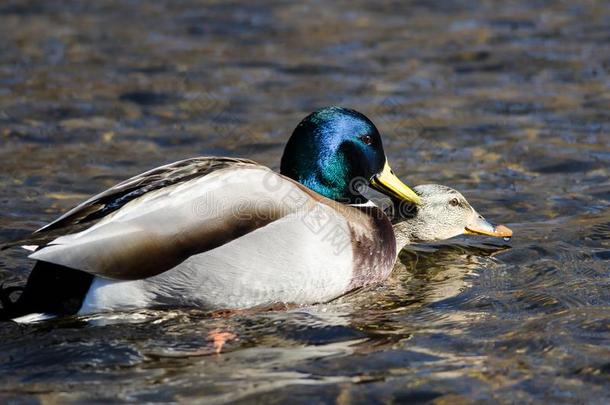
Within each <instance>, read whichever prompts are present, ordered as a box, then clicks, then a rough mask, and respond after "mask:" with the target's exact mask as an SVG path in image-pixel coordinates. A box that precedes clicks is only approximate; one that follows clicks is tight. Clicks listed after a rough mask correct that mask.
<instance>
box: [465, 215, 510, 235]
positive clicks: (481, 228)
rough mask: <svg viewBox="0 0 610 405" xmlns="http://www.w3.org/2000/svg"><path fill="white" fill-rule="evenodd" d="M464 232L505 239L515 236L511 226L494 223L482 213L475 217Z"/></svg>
mask: <svg viewBox="0 0 610 405" xmlns="http://www.w3.org/2000/svg"><path fill="white" fill-rule="evenodd" d="M464 233H465V234H466V235H484V236H493V237H495V238H504V239H510V238H511V237H512V236H513V231H512V230H511V229H510V228H509V227H507V226H504V225H493V224H491V223H489V222H488V221H487V220H486V219H485V218H483V217H482V216H480V215H477V216H475V219H474V220H473V221H471V223H469V224H468V225H467V226H466V229H465V232H464Z"/></svg>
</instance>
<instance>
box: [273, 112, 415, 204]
mask: <svg viewBox="0 0 610 405" xmlns="http://www.w3.org/2000/svg"><path fill="white" fill-rule="evenodd" d="M281 173H282V174H283V175H285V176H288V177H290V178H292V179H294V180H296V181H298V182H299V183H301V184H303V185H305V186H307V187H309V188H310V189H312V190H314V191H316V192H317V193H319V194H322V195H323V196H325V197H328V198H332V199H334V200H337V201H341V202H344V203H352V204H353V203H362V202H365V201H366V199H365V198H364V197H363V196H362V195H361V194H360V187H361V186H362V185H370V186H372V187H373V188H375V189H377V190H378V191H380V192H382V193H384V194H386V195H390V196H393V197H396V198H399V199H402V200H408V201H411V202H415V203H419V197H418V196H417V194H415V193H414V192H413V191H412V190H411V189H410V188H409V187H407V186H406V185H405V184H403V183H402V182H401V181H400V180H399V179H398V178H397V177H396V176H395V175H394V173H393V172H392V170H391V169H390V167H389V165H388V163H387V159H386V156H385V153H384V151H383V145H382V143H381V136H380V135H379V131H378V130H377V128H375V125H374V124H373V123H372V122H371V120H369V119H368V118H367V117H365V116H364V115H363V114H361V113H359V112H357V111H354V110H350V109H347V108H340V107H326V108H322V109H320V110H317V111H315V112H313V113H312V114H310V115H308V116H307V117H305V118H304V119H303V121H301V122H300V123H299V125H298V126H297V127H296V129H295V130H294V132H293V133H292V136H291V137H290V139H289V140H288V144H287V145H286V148H285V149H284V155H283V156H282V163H281Z"/></svg>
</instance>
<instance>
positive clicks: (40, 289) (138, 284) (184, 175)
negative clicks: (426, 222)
mask: <svg viewBox="0 0 610 405" xmlns="http://www.w3.org/2000/svg"><path fill="white" fill-rule="evenodd" d="M280 172H281V173H276V172H274V171H272V170H271V169H269V168H267V167H265V166H261V165H259V164H257V163H255V162H253V161H250V160H246V159H236V158H222V157H199V158H193V159H187V160H183V161H179V162H175V163H172V164H169V165H166V166H162V167H159V168H156V169H153V170H150V171H148V172H146V173H143V174H140V175H138V176H135V177H133V178H130V179H128V180H126V181H124V182H122V183H119V184H117V185H116V186H114V187H112V188H110V189H108V190H106V191H104V192H102V193H100V194H98V195H96V196H94V197H92V198H90V199H89V200H87V201H85V202H83V203H82V204H80V205H78V206H77V207H75V208H74V209H72V210H70V211H68V212H67V213H66V214H64V215H63V216H61V217H60V218H58V219H57V220H55V221H53V222H51V223H50V224H48V225H46V226H44V227H42V228H41V229H39V230H38V231H36V232H34V234H32V235H31V237H29V238H25V239H23V240H21V241H19V242H18V244H20V245H28V247H29V248H30V249H32V250H34V252H33V253H32V254H31V255H30V256H29V257H30V258H31V259H34V260H36V261H37V263H36V265H35V267H34V269H33V271H32V272H31V274H30V277H29V279H28V282H27V284H26V287H25V289H24V291H23V293H22V295H21V297H20V298H19V300H18V301H17V302H16V303H15V304H10V302H9V301H8V300H7V299H6V297H4V300H3V301H4V302H5V309H4V314H3V317H4V318H12V317H16V316H20V315H23V314H26V313H30V312H38V313H47V314H53V315H65V314H74V313H80V314H84V313H94V312H101V311H108V310H122V309H130V308H144V307H153V306H164V305H172V306H197V307H203V308H247V307H253V306H260V305H268V304H274V303H280V302H281V303H294V304H312V303H317V302H326V301H329V300H332V299H333V298H336V297H338V296H340V295H342V294H345V293H346V292H349V291H351V290H354V289H356V288H359V287H362V286H365V285H369V284H372V283H377V282H380V281H383V280H384V279H385V278H387V276H388V275H389V273H390V272H391V270H392V266H393V264H394V261H395V260H396V255H397V251H396V241H395V237H394V232H393V230H392V226H391V223H390V221H389V219H388V218H387V217H386V215H384V213H383V212H382V211H381V210H380V209H379V208H378V207H376V206H375V205H374V204H372V203H371V202H370V201H369V200H368V199H366V198H365V197H364V196H363V195H362V194H361V191H360V189H361V186H362V185H370V186H371V187H372V188H374V189H376V190H378V191H380V192H382V193H384V194H386V195H388V196H391V197H393V198H397V199H399V200H406V201H410V202H412V203H414V204H418V203H420V197H419V196H418V195H417V194H415V193H414V192H413V191H412V190H411V189H410V188H409V187H407V186H406V185H405V184H403V183H402V182H401V181H400V180H399V179H398V178H397V177H396V176H395V175H394V174H393V172H392V170H391V168H390V166H389V165H388V162H387V158H386V156H385V153H384V150H383V146H382V141H381V137H380V135H379V132H378V130H377V128H375V125H374V124H373V123H372V122H371V121H370V120H369V119H368V118H367V117H365V116H364V115H363V114H361V113H359V112H357V111H354V110H350V109H345V108H339V107H329V108H323V109H320V110H318V111H316V112H314V113H312V114H310V115H309V116H307V117H306V118H304V119H303V120H302V121H301V122H300V123H299V125H298V126H297V127H296V129H295V130H294V132H293V134H292V136H291V137H290V139H289V140H288V143H287V145H286V147H285V150H284V154H283V156H282V159H281V170H280ZM13 245H14V244H13Z"/></svg>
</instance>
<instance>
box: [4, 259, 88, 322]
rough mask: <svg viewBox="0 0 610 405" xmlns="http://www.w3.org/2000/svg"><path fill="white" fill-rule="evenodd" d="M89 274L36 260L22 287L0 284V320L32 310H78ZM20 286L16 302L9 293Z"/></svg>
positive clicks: (58, 312) (54, 312)
mask: <svg viewBox="0 0 610 405" xmlns="http://www.w3.org/2000/svg"><path fill="white" fill-rule="evenodd" d="M92 281H93V276H92V275H91V274H89V273H85V272H83V271H80V270H74V269H71V268H68V267H64V266H60V265H57V264H53V263H47V262H41V261H38V262H36V264H35V265H34V268H33V269H32V272H31V273H30V276H29V277H28V281H27V283H26V285H25V287H15V286H10V287H4V286H0V288H1V290H0V302H1V303H2V309H0V321H6V320H10V319H13V318H17V317H20V316H23V315H27V314H30V313H34V312H39V313H46V314H52V315H57V316H65V315H74V314H76V313H77V312H78V310H79V309H80V307H81V305H82V304H83V300H84V299H85V296H86V295H87V291H89V287H90V286H91V282H92ZM20 289H22V290H23V292H22V293H21V295H20V296H19V298H17V300H16V301H14V302H13V301H12V300H11V298H10V296H11V295H12V294H13V293H14V292H15V291H18V290H20Z"/></svg>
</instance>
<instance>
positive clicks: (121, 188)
mask: <svg viewBox="0 0 610 405" xmlns="http://www.w3.org/2000/svg"><path fill="white" fill-rule="evenodd" d="M241 166H258V164H257V163H255V162H253V161H251V160H248V159H238V158H229V157H196V158H191V159H185V160H180V161H178V162H174V163H170V164H168V165H165V166H160V167H157V168H155V169H152V170H149V171H147V172H144V173H142V174H139V175H137V176H134V177H131V178H129V179H127V180H125V181H122V182H121V183H119V184H117V185H115V186H113V187H111V188H109V189H107V190H105V191H103V192H101V193H99V194H96V195H94V196H93V197H91V198H89V199H88V200H86V201H84V202H83V203H81V204H79V205H77V206H76V207H74V208H72V209H71V210H69V211H68V212H66V213H65V214H63V215H62V216H60V217H59V218H57V219H56V220H54V221H53V222H50V223H49V224H47V225H45V226H43V227H42V228H40V229H38V230H36V231H34V232H33V233H32V234H30V235H27V236H25V237H23V238H20V239H18V240H14V241H11V242H8V243H6V244H3V245H2V246H0V250H4V249H7V248H9V247H13V246H19V245H45V244H46V243H48V242H49V241H50V240H53V239H54V238H56V237H57V236H60V235H62V234H65V233H73V232H78V231H80V230H82V229H83V228H85V226H86V225H91V223H92V222H94V221H97V220H99V219H102V218H104V217H106V216H107V215H109V214H111V213H112V212H114V211H117V210H119V209H121V208H122V207H123V206H125V205H126V204H127V203H129V202H130V201H133V200H135V199H137V198H140V197H142V196H144V195H145V194H147V193H149V192H151V191H155V190H159V189H162V188H164V187H168V186H171V185H174V184H179V183H184V182H187V181H190V180H193V179H195V178H198V177H203V176H206V175H208V174H210V173H212V172H214V171H216V170H220V169H223V168H228V167H241ZM83 225H85V226H83Z"/></svg>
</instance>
